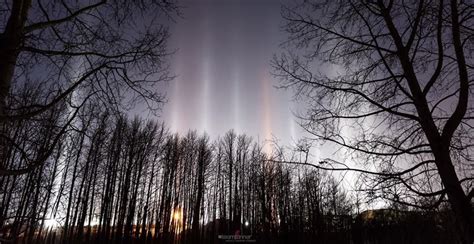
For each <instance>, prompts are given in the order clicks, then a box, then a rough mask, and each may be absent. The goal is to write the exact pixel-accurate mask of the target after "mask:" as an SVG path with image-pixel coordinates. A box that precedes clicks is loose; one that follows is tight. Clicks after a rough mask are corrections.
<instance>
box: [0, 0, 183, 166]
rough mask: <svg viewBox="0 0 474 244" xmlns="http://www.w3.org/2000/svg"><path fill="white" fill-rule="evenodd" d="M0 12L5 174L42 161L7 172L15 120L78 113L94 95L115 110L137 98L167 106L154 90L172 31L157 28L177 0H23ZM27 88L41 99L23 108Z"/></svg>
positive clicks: (163, 76) (162, 77) (164, 75)
mask: <svg viewBox="0 0 474 244" xmlns="http://www.w3.org/2000/svg"><path fill="white" fill-rule="evenodd" d="M1 9H2V17H1V20H0V30H1V33H0V127H1V129H2V130H1V133H2V139H1V140H0V146H1V148H0V159H1V161H0V174H1V175H8V174H15V173H25V172H26V171H28V170H31V169H32V168H34V167H38V166H39V165H41V163H42V162H41V161H44V160H38V161H39V162H36V163H35V164H31V165H26V166H25V167H26V170H23V171H22V170H20V171H18V167H15V168H12V169H7V168H6V164H5V163H6V158H7V155H6V151H8V150H9V145H8V144H9V142H10V141H11V140H12V138H10V135H9V132H10V131H11V127H12V126H13V125H12V123H15V122H16V121H19V120H29V119H33V118H35V116H38V115H40V114H42V113H44V112H46V111H47V110H50V109H51V108H52V107H54V106H56V105H57V104H59V103H65V102H67V103H69V104H70V105H69V106H71V107H73V108H74V107H77V106H79V105H81V104H83V103H84V101H86V100H88V99H90V98H91V97H93V98H94V101H95V102H99V103H101V104H104V105H106V106H107V107H109V108H111V109H114V110H116V111H119V110H121V109H124V108H125V109H126V108H130V106H132V105H133V104H134V103H135V102H137V101H144V102H146V103H147V104H148V105H149V108H150V109H157V108H159V105H160V104H161V103H162V102H163V97H162V95H161V94H160V93H159V92H158V91H159V89H156V86H155V85H156V84H157V83H158V82H163V81H167V80H169V79H170V75H169V74H168V69H167V65H166V62H165V61H166V57H167V56H168V55H169V52H168V51H167V50H166V40H167V38H168V31H167V28H166V27H165V26H164V25H163V24H160V23H164V22H165V21H166V19H167V17H171V16H172V15H175V13H176V11H177V5H176V4H175V3H174V1H155V0H150V1H138V2H133V1H132V2H131V1H122V0H117V1H105V0H101V1H95V2H94V1H92V2H88V3H84V2H78V1H59V0H58V1H48V2H45V1H31V0H20V1H4V2H2V4H1ZM26 91H30V95H31V93H34V95H35V98H36V99H35V100H33V101H28V102H27V103H20V102H19V100H20V99H21V95H22V94H25V93H27V92H26ZM55 146H56V144H51V145H50V147H51V148H53V147H55ZM17 149H18V148H17ZM28 166H34V167H28ZM15 170H16V171H15Z"/></svg>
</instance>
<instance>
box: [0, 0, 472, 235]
mask: <svg viewBox="0 0 474 244" xmlns="http://www.w3.org/2000/svg"><path fill="white" fill-rule="evenodd" d="M180 7H181V6H179V5H178V4H177V2H176V1H173V0H170V1H167V0H162V1H158V0H156V1H155V0H143V1H128V0H115V1H106V0H100V1H99V0H97V1H75V0H53V1H41V0H38V1H32V0H14V1H8V0H6V1H2V3H1V4H0V30H1V33H0V243H223V242H226V241H229V240H231V241H238V240H235V239H232V238H244V239H243V241H248V242H252V241H254V242H258V243H290V242H295V243H354V244H362V243H464V244H471V243H472V241H473V239H474V236H473V233H474V231H473V230H474V214H473V199H474V187H473V184H474V180H473V179H474V177H473V168H472V165H473V158H472V154H473V148H474V144H473V141H474V137H473V132H474V125H473V121H474V117H473V116H474V107H473V104H474V103H473V102H472V101H473V100H472V94H473V89H472V87H473V83H472V70H473V68H474V66H473V65H472V61H473V56H472V50H473V48H472V45H473V43H474V42H473V40H474V39H473V37H474V31H473V30H474V28H473V27H472V26H473V25H474V22H473V20H474V17H473V16H474V15H473V12H474V11H473V9H474V5H473V4H472V3H470V2H469V1H457V0H439V1H434V0H420V1H401V2H399V1H390V0H386V1H383V0H378V1H342V0H341V1H338V0H336V1H311V0H305V1H301V2H300V3H298V4H294V5H292V4H288V5H283V7H282V12H281V13H282V16H283V19H284V21H285V22H284V23H285V24H284V26H283V30H284V31H285V32H286V34H288V40H287V41H286V42H285V43H284V44H283V45H282V47H283V48H284V51H283V53H282V54H281V55H276V56H275V58H274V60H273V63H272V65H273V68H274V70H273V74H274V76H276V77H277V78H279V79H280V80H281V83H279V86H280V87H281V88H290V89H293V91H295V94H296V98H297V99H300V101H304V102H305V103H306V106H307V109H306V110H305V113H303V114H298V116H299V122H300V125H301V127H302V128H303V129H304V130H305V131H306V133H308V135H309V136H308V137H307V138H306V140H301V141H298V143H297V145H296V146H293V147H286V146H287V145H279V144H278V143H277V142H273V143H270V142H267V141H265V142H261V141H260V140H258V139H257V140H256V139H255V138H252V137H251V136H248V135H246V134H238V133H236V132H235V131H233V130H229V131H228V132H227V133H225V134H224V135H221V136H220V137H217V138H211V137H209V136H207V135H206V134H205V132H204V134H200V133H198V132H196V131H192V130H191V131H189V132H187V133H183V132H180V133H175V132H171V130H170V129H169V127H168V126H172V125H166V124H165V123H163V122H159V121H157V120H153V119H144V118H142V117H140V116H136V117H133V118H131V115H130V114H129V113H128V112H129V111H130V109H131V108H134V107H135V105H142V106H143V107H146V108H147V111H149V112H151V113H150V114H153V115H156V114H157V113H156V112H158V111H159V110H160V109H161V107H162V105H163V103H164V102H165V98H164V93H163V92H162V90H161V89H160V88H161V87H160V86H161V84H163V83H166V82H168V81H170V80H172V78H173V77H174V74H171V73H170V69H169V63H168V58H169V56H170V55H171V54H172V53H173V50H168V47H167V41H168V38H169V31H168V26H167V24H168V23H171V22H174V21H175V18H177V17H180ZM133 112H137V111H133ZM222 116H225V115H222ZM314 142H317V143H314ZM321 142H322V143H327V144H325V145H331V146H333V147H334V149H335V150H338V153H339V155H338V157H339V156H340V158H342V160H341V161H337V160H335V159H325V160H322V161H320V162H313V161H312V160H314V159H315V157H312V156H311V155H310V151H311V149H313V145H322V143H321ZM318 143H320V144H318ZM341 155H342V156H341ZM338 159H339V158H338ZM341 172H342V174H339V173H341ZM347 172H350V173H351V174H352V173H353V174H352V175H351V176H349V177H351V178H350V179H351V180H352V181H353V182H351V183H352V185H351V187H347V186H346V185H344V182H343V181H344V179H347V178H344V177H345V176H346V174H345V173H347ZM377 204H378V206H383V207H382V209H371V207H372V206H374V205H377ZM229 238H230V239H229ZM245 238H248V239H245Z"/></svg>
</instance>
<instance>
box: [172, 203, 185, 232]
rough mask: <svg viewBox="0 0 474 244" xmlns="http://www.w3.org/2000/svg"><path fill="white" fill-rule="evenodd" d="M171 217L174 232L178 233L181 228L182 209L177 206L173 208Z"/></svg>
mask: <svg viewBox="0 0 474 244" xmlns="http://www.w3.org/2000/svg"><path fill="white" fill-rule="evenodd" d="M171 218H172V219H171V221H172V223H173V224H174V228H175V231H176V233H180V232H181V231H182V230H183V209H181V208H179V207H177V208H175V209H173V212H172V215H171Z"/></svg>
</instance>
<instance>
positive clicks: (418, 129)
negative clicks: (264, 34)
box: [274, 0, 474, 243]
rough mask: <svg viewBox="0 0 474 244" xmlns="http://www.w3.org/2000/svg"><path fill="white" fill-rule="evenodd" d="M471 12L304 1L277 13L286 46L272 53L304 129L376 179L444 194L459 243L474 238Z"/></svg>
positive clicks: (447, 5) (435, 4) (438, 6)
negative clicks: (301, 108)
mask: <svg viewBox="0 0 474 244" xmlns="http://www.w3.org/2000/svg"><path fill="white" fill-rule="evenodd" d="M473 10H474V6H473V5H472V4H470V3H469V2H465V1H456V0H451V1H442V0H441V1H408V2H406V1H403V2H399V1H383V0H378V1H304V2H302V3H301V4H299V5H295V6H291V7H287V8H285V9H284V11H283V17H284V18H285V20H286V21H287V24H286V26H285V30H286V31H287V32H288V34H289V36H290V37H289V39H288V42H287V44H288V47H289V51H288V53H285V54H283V55H281V56H280V57H276V58H275V59H274V66H275V68H276V71H277V72H276V75H278V76H280V77H281V78H282V87H287V88H288V87H292V88H295V90H296V92H297V95H298V96H300V97H302V98H305V99H307V100H308V101H309V102H310V104H311V106H310V108H309V109H308V113H307V114H306V115H307V116H302V117H303V120H302V125H303V127H304V128H305V129H306V130H307V131H308V132H310V133H311V134H313V135H314V136H316V138H318V139H322V140H324V141H328V142H331V143H334V144H337V145H340V146H342V147H344V148H346V149H348V151H350V152H352V153H353V154H352V155H353V160H354V161H355V160H357V159H359V160H361V161H364V162H366V163H367V164H371V165H373V166H374V167H375V168H376V169H377V172H374V173H376V174H374V175H375V176H377V177H376V178H377V180H378V181H379V183H380V182H385V183H388V182H389V185H391V186H393V185H399V186H400V187H403V188H405V189H407V191H408V192H411V193H413V194H415V195H417V196H421V197H440V198H441V199H442V198H444V197H445V195H447V197H448V201H449V203H450V205H451V208H452V210H453V212H454V215H455V218H456V223H457V229H458V230H459V232H458V234H459V241H460V242H462V243H472V240H473V238H474V237H473V233H474V221H473V214H472V206H471V199H472V197H473V196H474V191H473V189H472V179H473V170H472V163H473V158H472V156H471V154H472V151H473V145H472V139H473V128H474V127H473V119H474V117H473V116H474V106H473V103H472V96H470V95H471V94H472V92H473V91H474V90H473V88H472V86H473V84H472V82H473V81H472V70H473V66H472V65H473V63H472V61H473V56H472V48H473V40H474V39H473V38H472V37H473V29H472V26H473V24H474V23H473V18H472V11H473ZM318 66H319V69H318ZM427 182H430V184H431V185H433V184H434V185H435V187H434V188H432V189H431V190H432V191H427V190H426V189H425V188H423V186H426V185H428V184H427ZM469 182H471V185H469V184H468V183H469ZM417 183H421V184H417ZM441 183H442V184H441ZM384 187H387V185H385V186H384ZM469 188H471V189H469ZM375 192H376V191H375ZM391 198H392V199H395V198H396V196H395V195H392V196H391ZM397 199H398V200H400V201H403V200H407V199H403V198H397ZM438 202H439V201H438ZM406 203H408V204H410V202H409V201H406ZM411 204H412V203H411ZM412 205H413V204H412Z"/></svg>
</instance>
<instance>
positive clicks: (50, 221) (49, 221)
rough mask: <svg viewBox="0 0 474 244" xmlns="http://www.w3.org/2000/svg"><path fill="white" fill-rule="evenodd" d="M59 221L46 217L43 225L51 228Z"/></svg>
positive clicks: (56, 225)
mask: <svg viewBox="0 0 474 244" xmlns="http://www.w3.org/2000/svg"><path fill="white" fill-rule="evenodd" d="M58 225H59V223H58V221H57V220H55V219H46V220H44V227H46V228H48V229H49V228H52V229H55V228H56V227H58Z"/></svg>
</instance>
